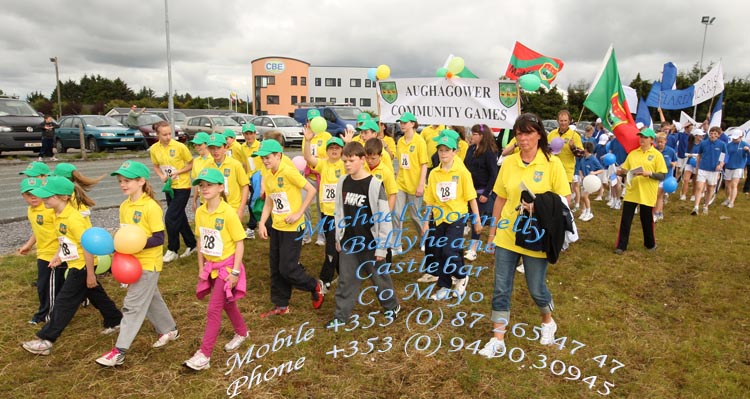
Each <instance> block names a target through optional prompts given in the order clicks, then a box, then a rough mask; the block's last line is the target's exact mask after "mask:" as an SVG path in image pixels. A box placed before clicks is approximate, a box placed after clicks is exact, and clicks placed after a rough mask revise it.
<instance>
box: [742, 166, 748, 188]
mask: <svg viewBox="0 0 750 399" xmlns="http://www.w3.org/2000/svg"><path fill="white" fill-rule="evenodd" d="M745 171H746V172H747V177H746V178H745V184H744V185H743V186H742V192H743V193H750V165H745Z"/></svg>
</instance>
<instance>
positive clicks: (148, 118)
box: [138, 114, 164, 126]
mask: <svg viewBox="0 0 750 399" xmlns="http://www.w3.org/2000/svg"><path fill="white" fill-rule="evenodd" d="M163 120H164V119H162V118H160V117H159V116H158V115H154V114H143V115H141V116H139V117H138V125H139V126H143V125H153V124H154V123H156V122H161V121H163Z"/></svg>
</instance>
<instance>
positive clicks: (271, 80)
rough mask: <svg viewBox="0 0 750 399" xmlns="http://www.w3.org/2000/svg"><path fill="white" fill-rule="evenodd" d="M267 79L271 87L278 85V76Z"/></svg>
mask: <svg viewBox="0 0 750 399" xmlns="http://www.w3.org/2000/svg"><path fill="white" fill-rule="evenodd" d="M267 79H268V81H267V83H266V84H267V85H269V86H271V85H275V84H276V76H268V77H267Z"/></svg>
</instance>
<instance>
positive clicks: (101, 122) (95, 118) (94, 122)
mask: <svg viewBox="0 0 750 399" xmlns="http://www.w3.org/2000/svg"><path fill="white" fill-rule="evenodd" d="M83 120H84V122H86V126H91V127H107V126H122V124H121V123H120V122H118V121H117V120H115V119H114V118H110V117H109V116H100V115H92V116H84V117H83Z"/></svg>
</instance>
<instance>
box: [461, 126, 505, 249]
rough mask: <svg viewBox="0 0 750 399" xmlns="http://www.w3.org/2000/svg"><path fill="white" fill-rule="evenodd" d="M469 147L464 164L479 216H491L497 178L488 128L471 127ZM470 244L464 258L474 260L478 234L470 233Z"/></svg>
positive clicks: (493, 146)
mask: <svg viewBox="0 0 750 399" xmlns="http://www.w3.org/2000/svg"><path fill="white" fill-rule="evenodd" d="M469 142H470V143H471V145H469V150H468V151H467V152H466V159H464V164H465V165H466V168H467V169H469V172H471V177H472V180H473V181H474V189H476V190H477V205H479V216H480V217H482V218H483V219H484V217H485V216H486V217H491V216H492V207H493V205H494V203H495V193H493V192H492V187H493V186H494V185H495V179H496V178H497V170H498V167H497V155H498V150H497V144H495V137H494V136H493V134H492V131H491V130H490V127H489V126H487V125H484V124H480V125H474V126H472V127H471V138H470V139H469ZM471 238H472V240H476V241H472V244H471V245H470V246H469V249H468V250H467V251H466V255H464V258H466V259H468V260H475V259H476V258H477V253H476V247H477V244H478V243H479V242H478V240H479V234H476V233H474V232H473V231H472V233H471Z"/></svg>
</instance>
